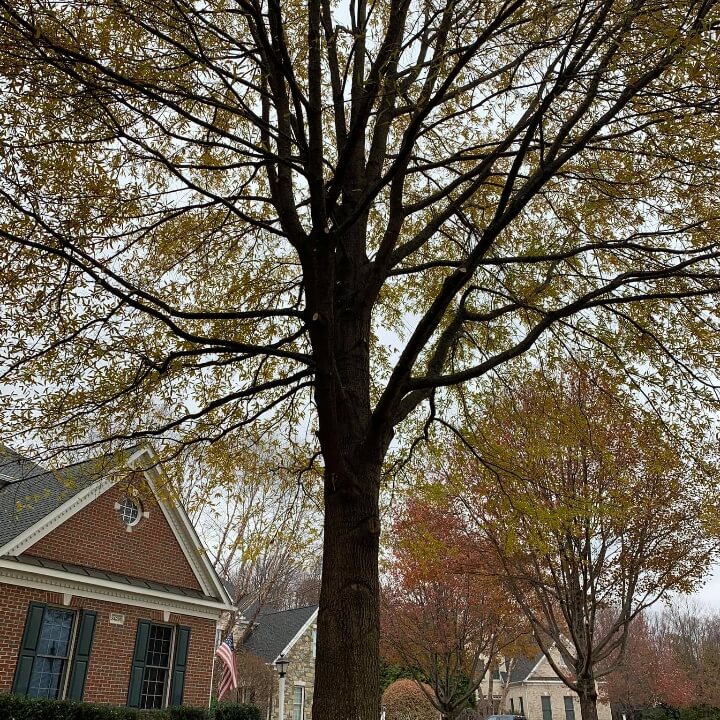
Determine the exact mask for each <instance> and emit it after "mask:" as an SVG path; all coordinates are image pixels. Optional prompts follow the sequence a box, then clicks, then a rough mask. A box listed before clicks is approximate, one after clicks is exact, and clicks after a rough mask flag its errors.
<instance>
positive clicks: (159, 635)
mask: <svg viewBox="0 0 720 720" xmlns="http://www.w3.org/2000/svg"><path fill="white" fill-rule="evenodd" d="M171 638H172V628H171V627H167V626H165V625H152V626H151V627H150V638H149V640H148V650H147V656H146V658H145V663H146V664H147V665H152V666H153V667H164V668H166V667H168V666H169V663H170V640H171Z"/></svg>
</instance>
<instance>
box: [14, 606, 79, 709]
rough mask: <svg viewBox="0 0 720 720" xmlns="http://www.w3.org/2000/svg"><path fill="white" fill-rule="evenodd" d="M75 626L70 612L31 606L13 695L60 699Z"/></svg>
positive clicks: (71, 611) (61, 609) (73, 614)
mask: <svg viewBox="0 0 720 720" xmlns="http://www.w3.org/2000/svg"><path fill="white" fill-rule="evenodd" d="M74 625H75V612H74V611H73V610H68V609H67V608H57V607H51V606H48V605H43V604H41V603H30V607H29V608H28V614H27V619H26V621H25V631H24V633H23V639H22V645H21V647H20V654H19V656H18V663H17V667H16V668H15V679H14V682H13V692H14V693H16V694H18V695H26V696H28V697H37V698H47V699H50V700H55V699H58V698H61V697H63V694H64V693H63V688H64V683H65V679H66V677H67V671H68V665H69V661H70V648H71V644H72V637H73V629H74ZM89 643H92V637H90V640H89ZM88 657H89V647H88ZM83 684H84V678H83ZM81 693H82V687H81Z"/></svg>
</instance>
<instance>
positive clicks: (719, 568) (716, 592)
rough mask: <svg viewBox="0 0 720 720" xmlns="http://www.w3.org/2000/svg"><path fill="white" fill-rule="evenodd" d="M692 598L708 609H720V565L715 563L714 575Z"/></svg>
mask: <svg viewBox="0 0 720 720" xmlns="http://www.w3.org/2000/svg"><path fill="white" fill-rule="evenodd" d="M692 598H693V599H694V600H697V602H699V603H701V604H702V605H705V606H707V607H708V609H712V610H720V565H715V567H714V568H713V574H712V576H711V577H710V578H709V579H708V581H707V582H706V583H705V585H704V587H703V588H702V590H700V591H698V592H696V593H695V594H694V595H692Z"/></svg>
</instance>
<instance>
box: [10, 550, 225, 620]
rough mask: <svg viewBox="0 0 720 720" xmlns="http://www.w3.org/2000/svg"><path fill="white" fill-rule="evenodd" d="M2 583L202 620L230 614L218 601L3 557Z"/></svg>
mask: <svg viewBox="0 0 720 720" xmlns="http://www.w3.org/2000/svg"><path fill="white" fill-rule="evenodd" d="M0 582H4V583H7V584H10V585H20V586H22V587H32V588H38V589H43V590H50V591H52V592H63V593H67V592H70V593H71V594H73V595H81V596H83V597H92V598H96V599H99V600H104V601H106V602H119V603H121V604H125V605H138V606H140V607H149V608H159V609H162V610H169V611H170V612H175V613H179V614H185V615H196V616H200V617H211V618H219V617H220V616H221V615H222V614H223V613H224V612H226V611H227V606H226V605H225V604H224V603H221V602H217V601H216V600H207V599H205V598H193V597H188V596H186V595H175V594H172V593H165V592H160V591H158V590H151V589H150V588H141V587H135V586H134V585H126V584H124V583H119V582H115V581H113V580H102V579H100V578H93V577H85V576H80V575H76V574H74V573H71V572H67V571H64V570H52V569H50V568H45V567H40V566H38V565H26V564H24V563H21V562H17V561H15V560H4V559H2V558H0Z"/></svg>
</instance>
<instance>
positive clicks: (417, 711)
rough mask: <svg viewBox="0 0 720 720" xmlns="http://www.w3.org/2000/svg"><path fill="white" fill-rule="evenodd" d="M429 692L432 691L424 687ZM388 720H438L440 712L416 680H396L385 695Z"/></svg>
mask: <svg viewBox="0 0 720 720" xmlns="http://www.w3.org/2000/svg"><path fill="white" fill-rule="evenodd" d="M424 687H425V688H426V689H427V691H428V692H430V693H432V690H431V689H430V687H429V686H428V685H425V686H424ZM382 704H383V705H384V706H385V711H386V717H387V720H437V718H438V717H439V713H438V711H437V710H436V709H435V708H434V707H433V704H432V703H431V702H430V700H429V699H428V697H427V695H426V694H425V692H423V690H422V689H421V688H420V686H419V685H418V683H417V682H416V681H415V680H406V679H403V680H396V681H395V682H394V683H392V684H391V685H388V688H387V690H385V692H384V693H383V696H382Z"/></svg>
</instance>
